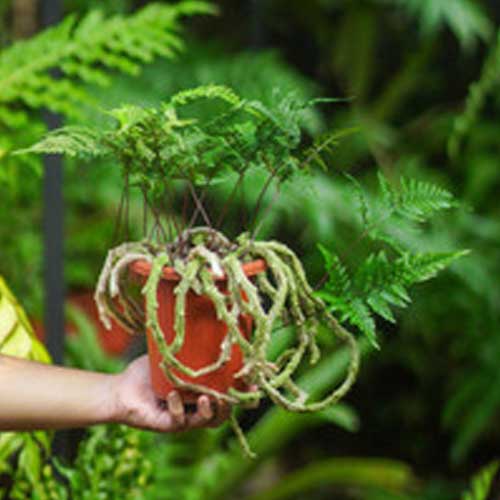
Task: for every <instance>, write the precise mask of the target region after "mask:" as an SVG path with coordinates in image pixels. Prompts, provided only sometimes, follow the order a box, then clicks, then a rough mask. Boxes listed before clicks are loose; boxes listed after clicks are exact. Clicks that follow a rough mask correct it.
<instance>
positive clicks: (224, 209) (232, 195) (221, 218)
mask: <svg viewBox="0 0 500 500" xmlns="http://www.w3.org/2000/svg"><path fill="white" fill-rule="evenodd" d="M245 173H246V169H245V170H242V171H241V172H240V173H239V176H238V180H237V181H236V183H235V185H234V187H233V189H232V191H231V193H230V195H229V197H228V198H227V200H226V203H225V204H224V206H223V207H222V210H221V213H220V215H219V219H218V220H217V227H218V228H220V227H222V223H223V222H224V219H225V217H226V214H227V211H228V210H229V208H230V206H231V203H232V202H233V200H234V198H235V196H236V193H237V192H238V188H239V187H240V184H241V183H242V182H243V178H244V177H245Z"/></svg>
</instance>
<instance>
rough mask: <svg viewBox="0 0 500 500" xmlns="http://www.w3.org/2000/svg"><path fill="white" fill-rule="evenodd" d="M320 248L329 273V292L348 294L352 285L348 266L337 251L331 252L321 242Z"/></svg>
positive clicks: (339, 294) (338, 294)
mask: <svg viewBox="0 0 500 500" xmlns="http://www.w3.org/2000/svg"><path fill="white" fill-rule="evenodd" d="M318 249H319V251H320V252H321V255H322V257H323V261H324V265H325V271H326V272H327V273H328V277H329V279H328V288H327V290H328V292H329V293H331V294H333V295H336V296H341V295H344V294H346V293H347V292H348V291H349V289H350V287H351V279H350V277H349V273H348V271H347V268H346V267H345V266H344V265H343V264H342V262H341V261H340V258H339V256H338V255H337V254H336V253H333V252H331V251H330V250H328V249H327V248H326V247H324V246H323V245H321V244H319V245H318Z"/></svg>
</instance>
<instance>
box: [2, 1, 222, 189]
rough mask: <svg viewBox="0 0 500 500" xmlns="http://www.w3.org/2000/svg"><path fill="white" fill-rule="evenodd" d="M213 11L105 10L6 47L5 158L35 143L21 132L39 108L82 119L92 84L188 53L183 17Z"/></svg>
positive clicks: (205, 7) (200, 6)
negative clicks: (111, 13)
mask: <svg viewBox="0 0 500 500" xmlns="http://www.w3.org/2000/svg"><path fill="white" fill-rule="evenodd" d="M213 12H214V8H213V7H212V6H210V4H207V3H204V2H198V1H189V0H186V1H185V2H182V3H179V4H177V5H160V4H151V5H149V6H147V7H145V8H144V9H142V10H141V11H139V12H137V13H135V14H133V15H130V16H121V15H115V16H113V17H111V18H105V17H104V16H103V14H102V13H101V12H100V11H92V12H90V13H88V14H87V15H86V16H85V17H84V18H83V19H82V20H81V21H79V22H77V20H76V18H75V16H68V17H67V18H66V19H65V20H64V21H63V22H61V23H60V24H58V25H57V26H55V27H52V28H49V29H46V30H45V31H43V32H42V33H40V34H38V35H36V36H34V37H32V38H31V39H29V40H23V41H18V42H16V43H14V44H12V45H11V46H9V47H7V48H5V49H3V50H2V51H1V52H0V130H1V131H2V136H3V137H2V142H1V143H0V160H2V158H3V159H4V160H5V156H6V154H7V153H8V152H9V151H11V150H13V149H17V148H18V147H19V146H20V145H21V144H23V142H22V141H25V142H24V145H26V144H27V143H29V141H30V137H29V136H27V137H23V134H22V133H21V132H22V131H25V130H31V129H32V127H33V123H32V122H33V120H35V121H38V119H37V117H36V115H35V116H34V115H33V110H39V109H41V108H45V109H48V110H51V111H53V112H57V113H60V114H62V115H64V116H69V117H76V116H82V109H84V108H85V106H89V105H91V104H92V97H91V95H92V94H91V92H89V88H88V86H89V85H90V84H91V85H97V86H109V85H110V84H111V81H112V80H111V77H110V72H122V73H127V74H131V75H137V74H138V73H139V71H140V68H141V65H144V64H146V63H149V62H151V61H152V60H153V58H154V57H156V56H162V57H173V56H174V55H175V54H177V53H178V52H179V51H180V50H181V49H182V48H183V43H182V40H181V38H180V36H179V34H178V31H179V27H180V26H179V20H180V18H181V17H182V16H190V15H194V14H200V13H213ZM55 69H57V70H58V74H57V77H56V76H55V74H54V70H55ZM2 163H4V161H2ZM9 163H10V162H9ZM17 163H19V159H18V160H17ZM6 168H10V169H12V168H13V167H12V166H10V167H9V165H7V167H6ZM0 180H1V178H0Z"/></svg>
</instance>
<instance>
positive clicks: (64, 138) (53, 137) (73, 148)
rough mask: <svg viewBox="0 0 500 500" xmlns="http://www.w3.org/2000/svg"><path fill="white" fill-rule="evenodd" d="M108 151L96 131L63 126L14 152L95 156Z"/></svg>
mask: <svg viewBox="0 0 500 500" xmlns="http://www.w3.org/2000/svg"><path fill="white" fill-rule="evenodd" d="M108 152H109V150H108V148H106V146H105V145H104V144H103V142H102V137H101V136H100V135H99V133H98V132H96V131H95V130H92V129H90V128H87V127H80V126H78V127H77V126H71V127H63V128H61V129H58V130H54V131H52V132H49V133H48V134H46V136H45V137H44V138H43V139H42V140H40V141H39V142H37V143H36V144H34V145H33V146H31V147H29V148H25V149H21V150H19V151H16V152H15V153H14V154H25V153H38V154H40V153H43V154H63V155H67V156H70V157H73V158H87V159H88V158H95V157H99V156H103V155H105V154H107V153H108Z"/></svg>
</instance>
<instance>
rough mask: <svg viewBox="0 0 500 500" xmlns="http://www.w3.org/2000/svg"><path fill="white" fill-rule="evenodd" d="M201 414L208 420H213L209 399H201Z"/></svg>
mask: <svg viewBox="0 0 500 500" xmlns="http://www.w3.org/2000/svg"><path fill="white" fill-rule="evenodd" d="M200 413H201V415H202V416H203V418H205V419H207V420H208V419H210V418H212V416H213V412H212V408H211V406H210V400H209V399H208V398H202V399H200Z"/></svg>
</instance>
